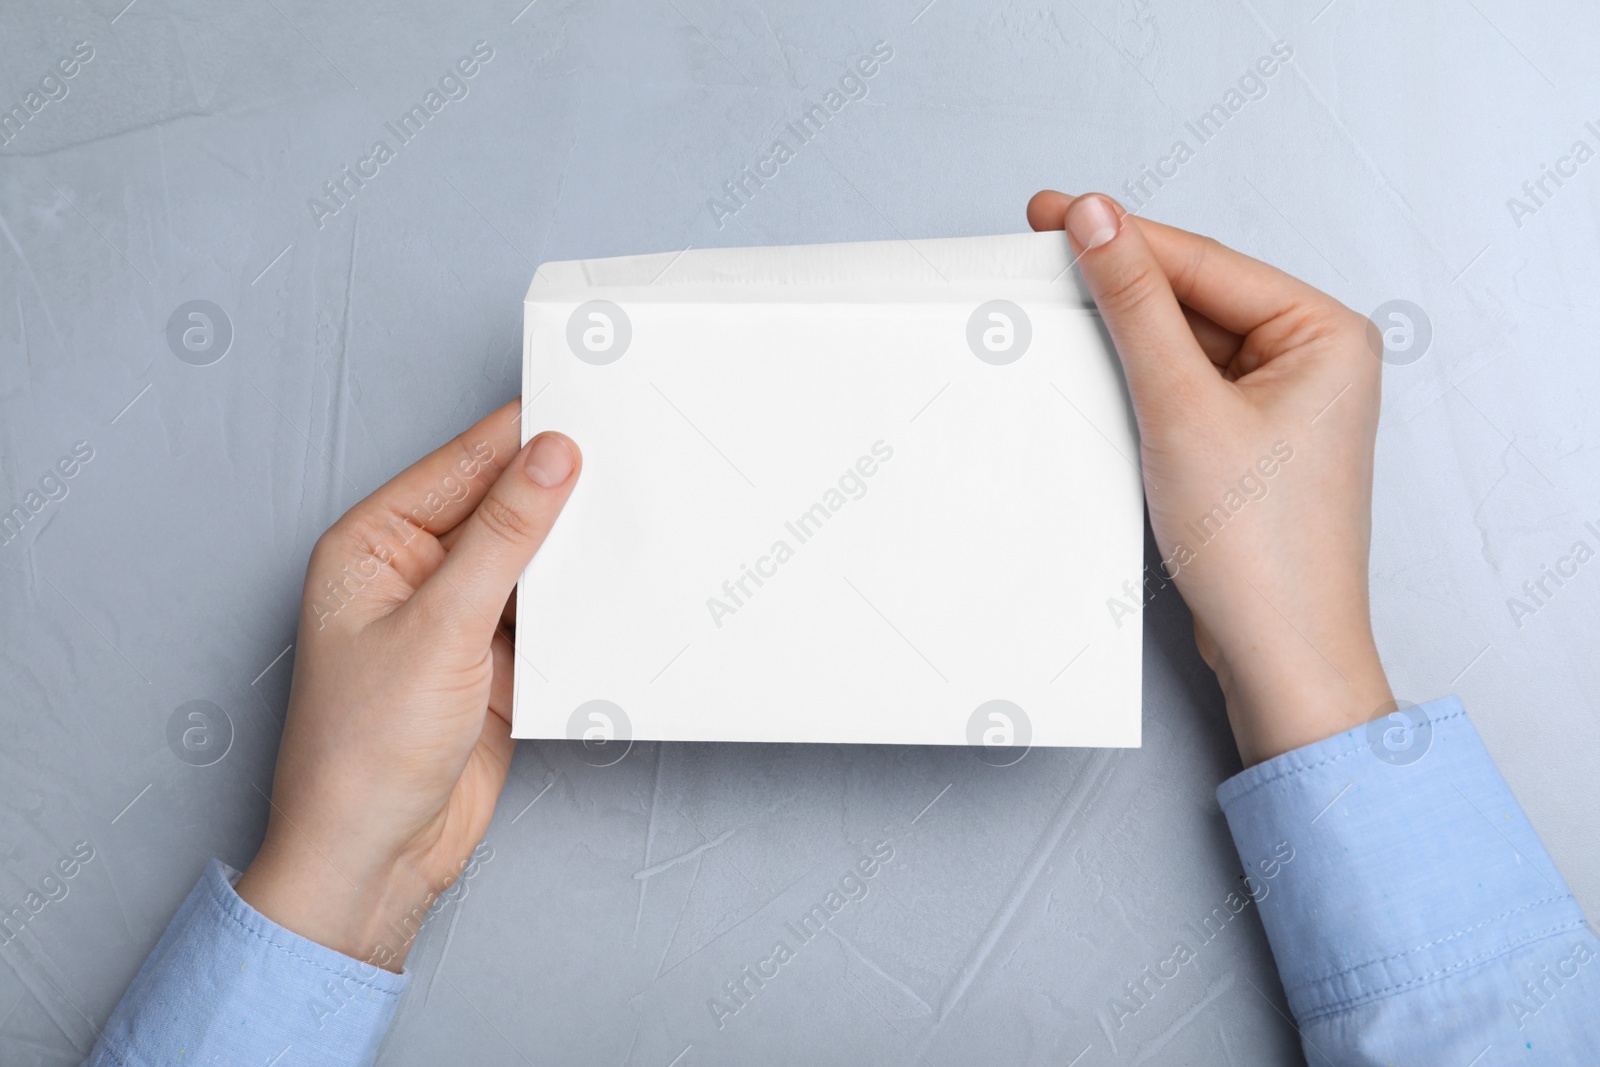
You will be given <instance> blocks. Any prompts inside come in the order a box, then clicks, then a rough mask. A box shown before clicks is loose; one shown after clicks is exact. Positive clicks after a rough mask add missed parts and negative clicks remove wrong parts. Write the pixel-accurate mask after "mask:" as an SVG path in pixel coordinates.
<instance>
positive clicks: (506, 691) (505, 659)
mask: <svg viewBox="0 0 1600 1067" xmlns="http://www.w3.org/2000/svg"><path fill="white" fill-rule="evenodd" d="M489 654H490V656H491V658H492V659H493V660H494V675H493V677H491V678H490V680H489V710H490V711H491V712H492V713H494V714H495V715H498V716H500V717H501V718H502V719H504V720H505V721H506V722H507V723H509V722H510V721H511V697H512V693H513V689H512V681H513V679H514V677H515V670H516V659H517V653H516V649H515V647H514V646H513V645H512V643H511V639H510V638H509V637H507V636H506V635H505V634H504V633H496V634H495V635H494V641H493V643H492V644H491V645H490V648H489Z"/></svg>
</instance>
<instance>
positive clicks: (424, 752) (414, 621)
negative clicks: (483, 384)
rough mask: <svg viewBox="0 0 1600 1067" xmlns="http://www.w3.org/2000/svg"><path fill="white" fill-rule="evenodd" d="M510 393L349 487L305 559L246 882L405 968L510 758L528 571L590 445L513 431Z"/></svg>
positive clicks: (339, 942)
mask: <svg viewBox="0 0 1600 1067" xmlns="http://www.w3.org/2000/svg"><path fill="white" fill-rule="evenodd" d="M517 416H518V407H517V405H516V404H515V403H513V404H508V405H506V406H505V407H503V408H501V409H500V410H499V411H497V412H495V413H494V414H492V415H490V416H489V417H488V418H486V419H484V420H483V421H482V422H480V423H478V424H477V425H476V426H474V427H473V428H472V429H470V430H468V431H467V432H466V433H464V434H462V435H461V436H460V437H458V438H457V439H456V440H455V441H453V442H451V443H450V444H448V445H446V446H444V447H443V448H441V449H439V450H438V451H437V452H435V453H433V454H432V455H430V456H428V457H427V458H426V459H423V460H422V461H421V462H419V463H417V464H416V465H415V466H413V467H411V468H410V469H409V470H407V471H405V472H404V473H403V474H401V475H400V476H399V477H397V478H395V479H394V480H393V481H391V482H389V483H388V484H387V485H385V486H383V487H382V488H381V489H379V490H378V491H377V492H376V493H374V494H372V495H371V496H370V497H368V498H367V499H366V500H363V501H362V502H361V503H359V504H357V505H356V506H355V507H354V508H352V509H351V510H350V511H349V512H348V513H347V514H346V515H345V516H344V517H343V518H342V519H340V520H339V521H338V522H337V523H335V524H334V525H333V527H332V528H331V529H329V530H328V532H327V533H325V534H323V536H322V538H321V539H320V540H319V541H318V542H317V546H316V548H315V549H314V550H313V552H312V554H311V563H310V566H309V567H308V568H307V572H306V584H305V591H304V594H303V597H302V602H301V610H300V636H299V640H298V644H297V646H296V653H295V669H294V685H293V688H292V691H291V695H290V698H289V713H288V719H287V722H286V723H285V726H284V734H283V745H282V748H281V749H280V750H279V754H278V767H277V775H276V778H275V779H274V782H273V788H272V794H273V795H272V813H271V816H270V818H269V821H268V825H267V835H266V840H265V841H264V843H263V844H262V846H261V852H260V854H259V855H257V856H256V859H255V861H254V862H253V863H251V864H250V867H249V869H248V870H247V871H246V872H245V873H244V876H243V877H242V878H241V879H240V880H239V883H238V886H237V888H238V892H239V895H240V897H242V898H243V899H244V900H245V901H246V902H248V903H249V904H250V905H251V906H253V907H254V908H255V909H256V910H257V911H260V912H261V913H262V914H264V915H266V916H267V917H268V918H270V919H272V920H273V921H275V922H277V923H278V924H279V925H281V926H284V927H286V928H288V929H290V930H293V931H294V932H296V933H298V934H300V935H301V936H303V937H307V938H309V939H311V940H313V941H316V942H319V943H321V944H323V945H327V946H328V947H330V948H333V949H336V950H337V951H339V952H343V953H345V954H346V955H349V956H353V957H356V958H357V959H361V960H365V961H367V962H369V963H372V964H374V965H376V966H380V967H384V968H387V969H389V970H395V971H398V970H399V969H400V967H401V964H402V963H403V962H404V960H405V956H406V952H407V951H408V950H409V948H410V945H411V942H412V940H413V939H414V937H415V935H416V932H417V928H418V927H419V926H420V925H421V924H422V919H423V917H424V916H425V915H426V914H427V911H428V907H429V905H431V904H432V903H433V901H434V899H435V898H436V897H437V896H438V895H439V894H440V893H442V892H443V891H444V890H445V889H446V888H448V887H449V885H450V884H451V883H452V882H453V881H454V880H455V879H456V877H457V876H459V875H460V873H461V871H462V869H463V868H464V867H465V866H466V862H467V858H468V856H469V855H470V854H471V853H472V850H473V849H474V848H475V847H476V846H477V844H478V842H479V841H480V840H481V839H482V838H483V835H484V833H485V831H486V830H487V829H488V826H489V821H490V819H491V818H492V817H493V816H494V806H495V801H496V800H497V799H498V798H499V796H500V790H501V787H502V786H504V785H505V780H506V772H507V771H508V770H509V768H510V766H511V753H512V748H513V745H514V742H513V741H512V740H511V677H512V661H513V657H514V655H515V652H514V651H513V648H512V643H511V640H510V638H509V637H508V636H507V634H506V632H505V630H504V629H503V626H504V624H505V623H508V622H510V621H511V620H512V619H513V615H512V603H513V602H512V599H511V598H512V594H513V590H514V589H515V587H516V582H517V578H518V577H519V576H520V575H521V574H522V570H523V568H524V567H525V566H527V564H528V561H529V560H530V559H532V558H533V554H534V552H536V551H537V550H538V548H539V545H540V544H541V543H542V542H543V541H544V538H545V535H546V534H547V533H549V531H550V528H551V526H552V525H553V524H554V523H555V520H556V516H557V515H558V514H560V512H561V508H562V506H563V505H564V504H565V503H566V500H567V497H568V495H569V494H570V493H571V492H572V487H573V484H574V483H575V482H576V481H577V477H578V471H579V467H580V464H581V460H580V458H579V455H578V450H577V447H576V446H575V445H573V443H572V442H571V441H570V440H568V439H567V438H565V437H563V436H562V435H560V434H555V433H546V434H541V435H539V436H538V437H535V438H534V439H533V440H532V441H530V442H529V443H528V445H527V446H526V447H524V448H522V449H520V450H519V449H518V448H517V440H518V437H519V431H518V425H517V424H518V421H519V420H518V417H517Z"/></svg>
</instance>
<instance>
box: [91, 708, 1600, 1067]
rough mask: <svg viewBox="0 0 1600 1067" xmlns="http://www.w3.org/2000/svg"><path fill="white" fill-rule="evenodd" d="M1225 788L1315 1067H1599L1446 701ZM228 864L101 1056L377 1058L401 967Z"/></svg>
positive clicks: (1568, 911) (269, 1060) (1530, 840)
mask: <svg viewBox="0 0 1600 1067" xmlns="http://www.w3.org/2000/svg"><path fill="white" fill-rule="evenodd" d="M1419 756H1420V758H1419ZM1217 799H1218V801H1219V802H1220V803H1221V805H1222V808H1223V811H1224V812H1225V813H1226V814H1227V818H1228V825H1229V826H1230V828H1231V829H1232V831H1233V839H1234V842H1235V844H1236V845H1237V846H1238V849H1239V854H1240V857H1241V858H1242V859H1243V860H1244V863H1245V869H1246V870H1247V871H1248V872H1249V880H1248V881H1247V883H1246V885H1247V889H1246V892H1248V893H1249V895H1250V897H1251V898H1252V899H1254V900H1255V901H1256V903H1257V906H1258V909H1259V911H1260V913H1261V920H1262V922H1263V923H1264V924H1265V926H1266V930H1267V936H1268V938H1269V939H1270V940H1271V943H1272V950H1273V954H1274V955H1275V957H1276V958H1277V962H1278V970H1279V973H1280V975H1281V976H1282V979H1283V987H1284V990H1285V992H1286V993H1287V995H1288V1000H1289V1006H1290V1008H1291V1009H1292V1011H1293V1013H1294V1017H1295V1020H1296V1021H1297V1023H1298V1025H1299V1029H1300V1032H1301V1037H1302V1044H1303V1047H1304V1049H1305V1053H1306V1059H1307V1061H1308V1062H1309V1063H1311V1064H1313V1065H1321V1064H1328V1063H1332V1064H1339V1065H1341V1067H1343V1065H1361V1064H1372V1065H1412V1064H1418V1065H1420V1064H1436V1063H1437V1064H1453V1065H1457V1067H1469V1065H1470V1067H1491V1065H1493V1064H1513V1063H1514V1064H1521V1065H1530V1067H1531V1065H1539V1067H1545V1065H1564V1064H1580V1063H1582V1064H1595V1063H1600V944H1597V942H1596V939H1595V937H1594V935H1593V934H1592V933H1591V932H1590V931H1589V929H1588V928H1587V927H1586V926H1585V924H1584V920H1583V916H1582V914H1580V913H1579V910H1578V906H1577V904H1576V903H1575V902H1574V901H1573V899H1572V895H1571V894H1570V893H1569V892H1568V891H1567V887H1566V883H1565V882H1564V881H1562V879H1561V875H1560V874H1559V873H1558V872H1557V871H1556V869H1555V867H1554V865H1553V864H1552V863H1551V862H1550V857H1549V856H1548V855H1547V854H1546V853H1545V850H1544V847H1543V846H1542V845H1541V844H1540V843H1539V839H1538V837H1537V836H1536V835H1535V834H1534V832H1533V828H1532V827H1531V826H1529V825H1528V821H1527V819H1526V818H1525V817H1524V816H1523V814H1522V810H1521V809H1520V808H1519V807H1518V806H1517V803H1516V801H1515V800H1514V799H1513V798H1512V796H1511V793H1510V791H1509V790H1508V789H1507V788H1506V784H1505V782H1504V781H1503V780H1502V779H1501V777H1500V774H1499V772H1498V771H1497V770H1496V769H1495V766H1494V763H1493V761H1492V760H1490V758H1489V755H1488V753H1487V752H1486V751H1485V750H1484V747H1483V743H1482V741H1480V740H1479V738H1478V734H1477V731H1475V730H1474V729H1473V728H1472V724H1471V723H1470V722H1469V721H1468V720H1467V717H1466V713H1465V712H1464V711H1463V710H1462V708H1461V705H1460V703H1459V702H1458V701H1457V700H1456V699H1455V698H1454V697H1450V698H1446V699H1444V700H1438V701H1434V702H1433V703H1431V704H1425V705H1423V706H1422V707H1421V708H1420V709H1417V710H1416V712H1415V713H1414V722H1413V723H1411V724H1407V722H1405V721H1404V720H1399V719H1396V720H1395V721H1394V722H1392V723H1381V724H1379V726H1378V727H1375V728H1373V730H1372V731H1370V732H1369V730H1368V729H1365V728H1364V729H1360V730H1352V731H1350V732H1349V733H1345V734H1341V735H1339V736H1337V737H1332V738H1329V739H1327V740H1326V741H1321V742H1318V743H1316V744H1313V745H1307V746H1306V747H1304V748H1301V749H1297V750H1295V751H1293V752H1289V753H1286V754H1284V755H1282V756H1279V757H1277V758H1276V759H1273V760H1269V761H1267V762H1266V763H1263V764H1260V765H1259V766H1256V767H1252V768H1250V769H1249V770H1247V771H1245V772H1244V773H1242V774H1239V775H1237V776H1235V777H1233V778H1230V779H1229V780H1228V781H1226V782H1224V783H1223V784H1222V786H1221V787H1220V788H1219V789H1218V790H1217ZM236 877H237V875H235V874H234V873H233V872H231V871H229V870H228V869H227V868H225V867H223V866H222V865H221V864H218V863H215V862H213V863H212V864H211V866H210V867H209V868H208V869H207V871H206V873H205V876H204V877H203V878H201V880H200V884H199V885H197V886H195V888H194V891H193V892H192V893H190V894H189V898H188V899H187V900H186V901H184V904H183V907H181V908H180V909H179V910H178V914H177V916H176V917H175V918H174V919H173V920H172V925H171V926H170V927H168V929H167V932H166V934H165V935H164V936H163V937H162V938H161V941H160V943H159V944H158V945H157V946H156V949H155V952H154V953H152V954H151V956H150V959H149V960H147V961H146V962H145V965H144V967H143V968H142V969H141V970H140V971H139V975H138V977H137V978H135V979H134V982H133V985H132V987H131V988H129V990H128V992H127V994H126V995H125V996H124V997H123V999H122V1003H121V1004H120V1005H119V1006H118V1007H117V1010H116V1012H115V1013H114V1014H113V1015H112V1017H111V1021H110V1022H109V1023H107V1024H106V1028H105V1032H104V1035H103V1037H102V1039H101V1041H100V1043H99V1044H98V1045H97V1046H96V1047H95V1050H94V1053H93V1054H92V1055H91V1056H90V1058H89V1061H88V1062H89V1063H90V1064H94V1065H117V1067H147V1065H148V1067H155V1065H158V1064H159V1065H167V1064H177V1063H182V1064H211V1063H258V1064H272V1065H273V1067H294V1065H298V1064H318V1065H333V1067H342V1065H345V1064H352V1065H353V1064H365V1063H370V1062H371V1061H372V1059H373V1058H374V1057H375V1056H376V1054H377V1049H378V1045H379V1043H380V1042H381V1041H382V1039H383V1035H384V1032H385V1031H386V1030H387V1028H388V1026H389V1024H390V1022H391V1020H392V1019H393V1017H394V1012H395V1008H396V1005H397V1004H398V1002H399V998H400V993H401V992H402V990H404V988H405V985H406V978H405V977H404V976H403V975H395V974H390V973H388V972H387V971H382V970H377V969H375V968H372V967H370V966H367V965H365V964H362V963H359V962H358V961H356V960H353V959H350V958H348V957H346V956H343V955H341V954H340V953H337V952H334V951H332V950H331V949H327V948H324V947H322V946H321V945H317V944H314V943H313V942H310V941H307V940H306V939H305V938H302V937H299V936H297V935H295V934H292V933H290V932H288V931H287V930H284V929H283V928H282V927H280V926H278V925H276V924H275V923H273V922H271V921H270V920H268V919H266V918H265V917H264V916H262V915H260V914H259V913H257V912H256V911H255V910H254V909H253V908H251V907H250V906H249V905H247V904H246V903H244V901H242V900H240V899H239V896H238V894H237V893H235V892H234V891H233V887H232V879H233V878H236ZM1231 907H1232V905H1230V908H1231ZM1241 907H1242V902H1241Z"/></svg>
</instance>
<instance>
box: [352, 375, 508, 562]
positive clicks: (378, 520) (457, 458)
mask: <svg viewBox="0 0 1600 1067" xmlns="http://www.w3.org/2000/svg"><path fill="white" fill-rule="evenodd" d="M517 404H518V402H517V401H515V400H513V401H512V402H511V403H509V404H507V405H505V406H504V407H502V408H500V409H499V410H498V411H495V412H493V413H492V414H490V415H488V416H486V417H485V418H483V419H482V420H480V421H479V422H478V423H477V424H476V425H474V426H473V427H472V428H471V429H469V430H467V431H466V432H465V433H462V434H460V435H459V436H457V437H456V438H455V440H453V441H451V442H450V443H449V444H447V445H444V446H443V447H441V448H438V449H436V450H435V451H433V452H432V453H430V454H429V455H427V456H424V457H423V458H422V459H420V460H418V461H417V462H416V463H413V464H412V465H411V466H410V467H407V468H406V469H405V470H403V471H401V472H400V473H399V474H397V475H395V477H393V478H391V479H390V480H389V481H388V482H386V483H384V484H383V485H382V486H381V487H380V488H379V489H378V490H377V491H376V492H374V493H372V494H371V495H370V496H368V497H367V498H366V499H365V500H363V501H361V503H359V504H357V505H356V506H355V507H353V508H351V509H350V511H349V513H348V514H347V515H346V516H345V518H344V519H341V520H340V521H341V522H345V521H350V522H351V524H352V525H357V526H367V525H370V524H379V525H398V524H409V525H412V526H417V527H420V528H422V529H424V530H426V531H428V532H429V533H430V534H433V535H434V536H438V535H439V534H442V533H444V532H445V531H447V530H449V529H450V528H451V527H452V526H455V525H456V524H457V523H459V522H460V521H461V520H462V519H464V518H466V517H467V516H468V515H470V514H471V513H472V510H473V509H474V508H476V507H477V506H478V502H479V501H481V500H482V499H483V497H484V494H486V493H487V492H488V491H489V487H490V486H491V485H493V484H494V482H495V480H496V479H497V478H498V477H499V476H500V472H501V471H502V470H503V469H504V467H505V464H506V463H507V462H508V461H509V459H510V457H511V456H512V455H514V454H515V453H516V451H517V445H518V443H519V441H520V440H521V429H520V428H519V426H518V421H519V420H518V419H517V413H518V411H519V410H520V408H519V407H518V406H517Z"/></svg>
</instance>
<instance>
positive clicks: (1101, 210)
mask: <svg viewBox="0 0 1600 1067" xmlns="http://www.w3.org/2000/svg"><path fill="white" fill-rule="evenodd" d="M1121 225H1122V218H1121V216H1120V215H1118V213H1117V208H1116V205H1114V204H1113V203H1112V202H1111V201H1109V200H1107V199H1106V198H1105V197H1103V196H1080V197H1079V198H1078V199H1076V200H1074V201H1073V202H1072V205H1071V206H1070V207H1068V208H1067V232H1068V233H1070V234H1072V239H1073V240H1074V241H1076V242H1078V247H1079V248H1081V249H1083V250H1084V251H1085V252H1087V251H1089V249H1091V248H1099V247H1100V246H1101V245H1103V244H1105V243H1106V242H1107V241H1109V240H1111V239H1112V238H1113V237H1115V236H1116V235H1117V229H1118V227H1120V226H1121Z"/></svg>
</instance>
